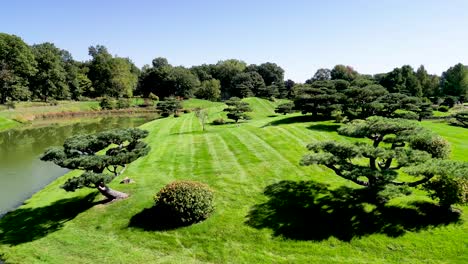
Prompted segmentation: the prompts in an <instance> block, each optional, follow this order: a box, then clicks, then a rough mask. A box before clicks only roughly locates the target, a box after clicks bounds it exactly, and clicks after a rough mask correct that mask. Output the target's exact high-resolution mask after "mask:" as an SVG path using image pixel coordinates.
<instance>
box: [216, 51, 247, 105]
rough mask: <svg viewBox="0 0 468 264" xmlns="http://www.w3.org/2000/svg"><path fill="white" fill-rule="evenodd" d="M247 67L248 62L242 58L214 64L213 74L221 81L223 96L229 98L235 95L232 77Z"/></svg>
mask: <svg viewBox="0 0 468 264" xmlns="http://www.w3.org/2000/svg"><path fill="white" fill-rule="evenodd" d="M246 67H247V65H246V63H245V62H243V61H240V60H235V59H229V60H222V61H218V63H216V65H214V66H213V70H212V73H211V74H212V75H213V77H214V78H215V79H217V80H219V81H220V82H221V98H229V97H232V96H234V95H232V94H231V91H232V89H233V87H232V86H231V84H232V79H233V78H234V76H236V75H237V74H239V73H241V72H244V70H245V68H246Z"/></svg>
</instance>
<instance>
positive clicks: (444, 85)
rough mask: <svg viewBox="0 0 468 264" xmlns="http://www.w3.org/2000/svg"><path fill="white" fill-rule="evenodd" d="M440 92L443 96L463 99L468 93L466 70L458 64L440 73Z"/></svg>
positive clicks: (467, 73) (467, 70) (467, 71)
mask: <svg viewBox="0 0 468 264" xmlns="http://www.w3.org/2000/svg"><path fill="white" fill-rule="evenodd" d="M441 90H442V93H443V94H444V95H451V96H456V97H461V96H463V97H465V96H466V95H467V93H468V68H467V67H466V66H465V65H463V64H461V63H458V64H456V65H455V66H453V67H450V68H449V69H448V70H447V71H445V72H444V73H442V77H441Z"/></svg>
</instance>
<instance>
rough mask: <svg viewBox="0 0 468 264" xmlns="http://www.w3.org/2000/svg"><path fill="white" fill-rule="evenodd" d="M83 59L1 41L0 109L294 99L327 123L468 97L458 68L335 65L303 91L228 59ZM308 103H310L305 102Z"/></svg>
mask: <svg viewBox="0 0 468 264" xmlns="http://www.w3.org/2000/svg"><path fill="white" fill-rule="evenodd" d="M88 53H89V55H90V57H91V58H90V59H89V60H87V61H76V60H74V59H73V57H72V55H71V54H70V52H68V51H66V50H63V49H60V48H58V47H56V46H55V45H54V44H53V43H49V42H46V43H42V44H34V45H28V44H26V43H25V42H24V41H23V40H22V39H21V38H20V37H18V36H15V35H9V34H5V33H0V103H1V104H5V103H6V102H8V101H26V100H43V101H48V100H50V99H55V100H69V99H71V100H83V99H86V98H96V97H104V96H109V97H115V98H121V97H132V96H143V97H151V98H156V97H159V98H161V99H162V98H166V97H170V96H175V97H181V98H192V97H196V98H201V99H207V100H212V101H217V100H224V99H228V98H231V97H238V98H244V97H249V96H257V97H263V98H289V99H294V101H295V104H296V105H297V106H296V108H298V109H300V110H301V111H303V112H311V113H313V114H325V115H328V114H329V112H333V109H334V108H336V107H338V106H339V107H341V110H342V111H343V112H344V113H346V114H347V115H349V116H350V117H351V116H352V115H356V116H360V115H361V116H362V115H364V114H363V113H366V112H368V111H373V112H375V111H390V110H389V109H384V110H382V109H380V108H381V107H382V106H381V105H380V106H378V107H380V108H379V109H377V110H376V109H374V108H373V106H377V105H378V104H379V102H382V101H388V102H393V101H394V100H395V99H397V100H404V101H411V100H413V101H414V100H415V99H414V98H419V99H421V100H422V99H423V98H427V100H431V101H432V103H436V104H439V103H441V102H443V101H444V100H446V101H447V104H453V103H455V102H464V101H465V98H466V97H467V92H468V67H467V66H465V65H463V64H457V65H454V66H453V67H450V68H449V69H447V71H445V72H444V73H443V74H442V75H441V76H437V75H431V74H428V73H427V71H426V70H425V68H424V66H421V67H419V68H418V69H417V70H416V71H415V70H414V69H413V68H412V67H411V66H408V65H405V66H402V67H401V68H395V69H394V70H393V71H391V72H389V73H382V74H375V75H365V74H360V73H358V72H357V71H355V70H354V69H353V68H352V67H350V66H345V65H336V66H335V67H334V68H333V69H319V70H318V71H317V72H316V73H315V74H314V75H313V77H312V78H310V79H308V80H307V81H306V82H305V83H298V84H296V83H295V82H294V81H292V80H284V69H283V68H281V67H280V66H279V65H277V64H276V63H272V62H265V63H262V64H259V65H255V64H250V65H248V64H247V63H246V62H244V61H241V60H237V59H229V60H222V61H219V62H217V63H216V64H202V65H197V66H192V67H190V68H187V67H183V66H173V65H171V64H170V63H169V62H168V61H167V59H165V58H161V57H160V58H155V59H153V60H152V63H151V65H145V66H143V67H142V68H141V69H140V68H138V67H136V66H135V64H134V63H133V62H132V61H131V60H130V59H129V58H124V57H118V56H113V55H112V54H111V53H110V52H109V51H108V50H107V48H106V47H105V46H102V45H96V46H91V47H89V50H88ZM350 96H354V97H353V100H354V99H356V100H358V101H359V102H362V103H363V104H366V106H365V107H362V105H361V106H360V107H359V109H356V107H350V106H346V105H345V106H343V105H344V104H343V101H342V100H344V98H348V99H349V98H350ZM382 96H384V97H382ZM310 98H312V101H310V100H306V99H310ZM408 98H409V99H408ZM377 99H378V102H376V101H375V100H377ZM427 100H426V99H424V101H425V102H427V103H429V101H427ZM368 104H372V105H373V106H372V107H371V106H370V105H368ZM408 104H409V105H410V104H414V102H412V103H410V102H408ZM327 105H328V106H327ZM351 106H352V105H351ZM388 107H390V106H388ZM408 107H409V106H408Z"/></svg>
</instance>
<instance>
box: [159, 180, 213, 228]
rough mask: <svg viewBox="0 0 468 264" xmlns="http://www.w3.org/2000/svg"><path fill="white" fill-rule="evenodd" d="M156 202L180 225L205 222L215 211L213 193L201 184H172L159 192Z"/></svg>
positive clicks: (188, 182) (185, 182)
mask: <svg viewBox="0 0 468 264" xmlns="http://www.w3.org/2000/svg"><path fill="white" fill-rule="evenodd" d="M155 201H156V207H157V208H159V209H161V210H162V211H163V212H164V213H165V216H166V217H168V218H170V219H171V220H172V221H174V222H178V223H180V224H192V223H197V222H200V221H203V220H205V219H207V218H208V217H209V216H210V215H211V213H212V212H213V211H214V206H213V191H211V189H210V188H209V187H208V185H206V184H203V183H199V182H193V181H175V182H172V183H170V184H168V185H166V186H165V187H164V188H162V189H161V190H160V191H159V193H158V194H157V195H156V196H155Z"/></svg>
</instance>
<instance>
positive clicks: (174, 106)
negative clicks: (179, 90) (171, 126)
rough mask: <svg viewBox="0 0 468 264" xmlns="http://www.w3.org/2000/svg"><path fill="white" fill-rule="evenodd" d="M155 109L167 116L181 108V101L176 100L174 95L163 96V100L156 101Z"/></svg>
mask: <svg viewBox="0 0 468 264" xmlns="http://www.w3.org/2000/svg"><path fill="white" fill-rule="evenodd" d="M156 109H158V110H159V111H161V115H162V116H164V117H168V116H170V115H172V114H174V115H175V114H176V113H177V112H178V111H179V110H181V109H182V103H181V102H180V101H179V100H177V99H176V98H175V97H168V98H165V99H164V101H160V102H158V104H157V105H156Z"/></svg>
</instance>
